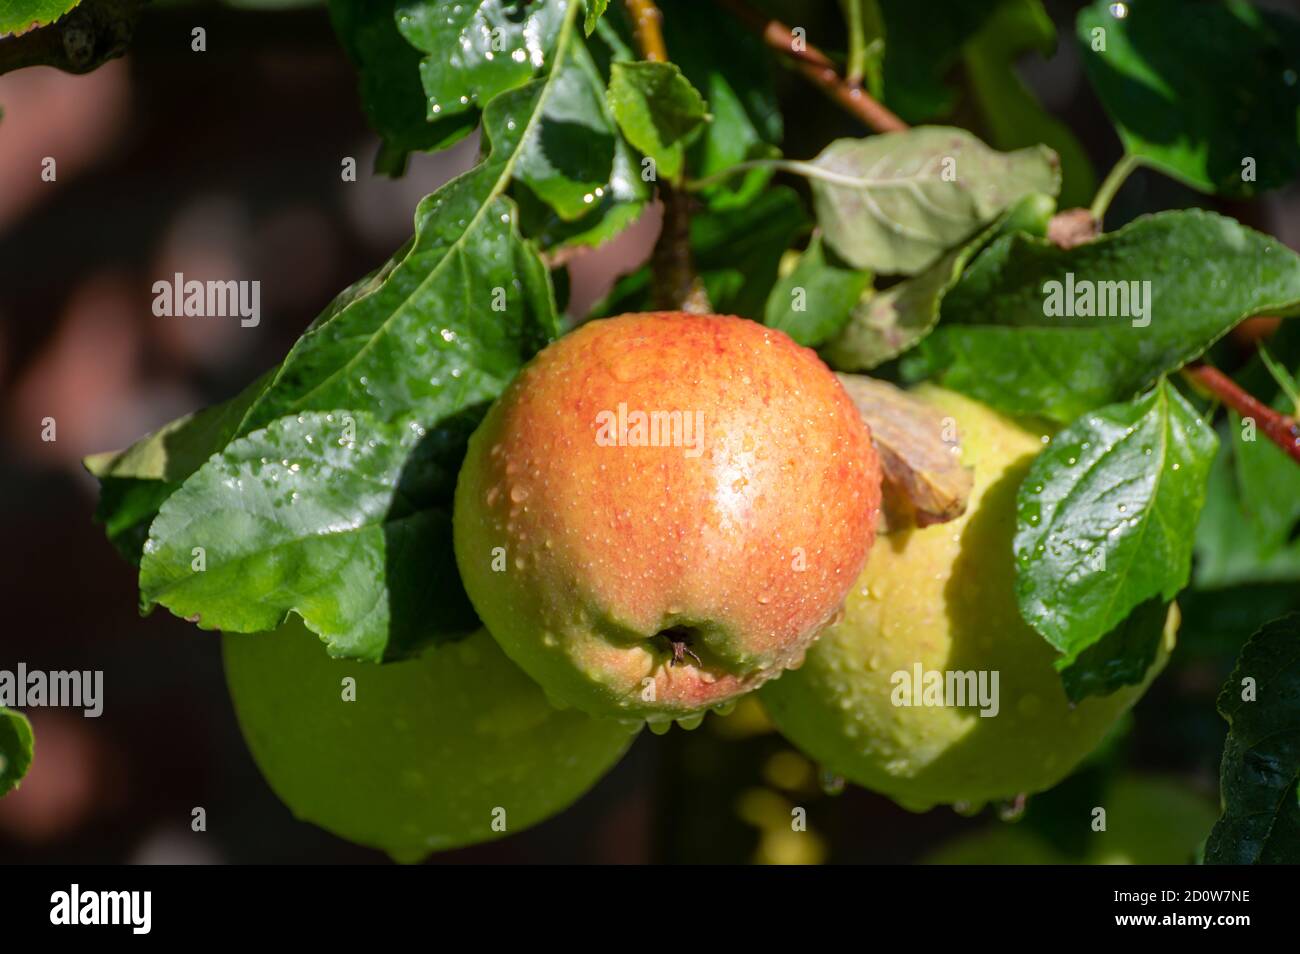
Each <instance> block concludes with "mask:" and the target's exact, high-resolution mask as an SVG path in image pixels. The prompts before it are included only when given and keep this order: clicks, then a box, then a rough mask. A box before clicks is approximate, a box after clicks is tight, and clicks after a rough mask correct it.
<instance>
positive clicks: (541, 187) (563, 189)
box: [514, 34, 630, 222]
mask: <svg viewBox="0 0 1300 954" xmlns="http://www.w3.org/2000/svg"><path fill="white" fill-rule="evenodd" d="M618 145H619V143H618V131H617V129H616V128H615V125H614V119H613V117H612V116H611V115H610V112H609V110H608V109H607V108H606V106H605V81H604V78H603V77H601V75H600V72H599V70H597V69H596V64H595V63H594V62H593V61H592V58H591V56H590V54H589V53H588V52H587V48H586V47H585V46H584V45H583V43H582V41H581V40H580V39H579V38H578V37H577V36H575V35H572V34H570V36H569V40H568V43H567V46H566V48H565V56H564V58H563V61H562V62H561V63H560V64H559V65H557V66H556V67H555V70H554V72H553V74H552V76H551V77H550V87H549V90H548V93H547V96H546V102H545V103H544V104H543V105H542V106H541V108H540V109H539V112H538V115H537V118H536V120H535V121H534V122H533V124H532V127H531V128H530V129H529V131H528V134H527V135H526V136H525V137H524V141H523V143H522V144H521V145H520V148H519V159H518V161H517V162H516V163H515V170H514V175H515V178H516V179H517V180H519V181H520V182H522V183H524V184H525V185H527V186H528V188H529V189H530V190H531V191H532V193H533V194H534V195H536V196H537V197H538V198H540V199H541V200H542V201H544V202H545V203H546V204H547V205H549V206H550V207H551V208H552V209H554V210H555V212H556V214H557V215H558V216H559V218H560V220H561V221H563V222H573V221H575V220H578V219H582V220H583V221H584V222H585V221H586V219H585V217H586V216H587V215H589V214H591V213H592V212H593V210H595V208H596V206H595V203H596V202H597V200H603V199H604V197H605V193H606V191H607V190H611V189H612V188H613V186H611V182H612V181H613V179H614V171H613V169H614V163H615V159H616V151H617V148H618ZM623 161H624V166H626V164H627V160H626V159H624V160H623ZM626 174H627V173H626V172H625V171H623V170H620V173H619V175H620V176H626ZM628 191H630V190H628Z"/></svg>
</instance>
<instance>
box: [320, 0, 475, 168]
mask: <svg viewBox="0 0 1300 954" xmlns="http://www.w3.org/2000/svg"><path fill="white" fill-rule="evenodd" d="M396 7H397V0H329V12H330V21H331V23H333V25H334V32H335V33H336V34H338V37H339V41H340V42H341V43H342V44H343V48H344V49H345V50H346V51H347V54H348V58H349V59H350V60H351V61H352V63H353V65H354V66H355V67H356V69H357V73H358V77H359V81H360V92H361V105H362V107H363V108H364V109H365V111H366V116H367V117H368V118H369V120H370V124H371V126H373V127H374V128H375V131H376V132H378V133H379V135H380V136H381V137H383V140H384V146H383V148H382V150H381V151H380V153H379V157H378V159H377V160H376V162H375V167H376V170H377V171H379V172H382V173H385V174H387V175H394V176H395V175H401V173H402V172H403V171H404V170H405V168H406V158H407V155H408V154H409V153H411V152H419V151H425V150H434V149H445V148H446V147H447V146H450V145H451V144H452V143H454V142H456V141H457V140H459V139H461V138H463V137H464V136H466V135H468V134H469V132H470V130H472V129H473V128H474V125H475V123H476V122H477V119H478V116H477V114H475V113H464V112H463V113H459V114H455V115H453V114H447V115H446V116H442V117H439V118H438V119H437V121H435V122H430V121H429V117H428V111H427V108H426V104H425V96H424V90H423V88H422V87H421V85H420V55H419V53H418V52H417V51H416V50H415V49H414V48H412V46H411V45H410V44H409V43H407V42H406V40H404V39H403V38H402V35H401V33H399V32H398V29H397V19H396Z"/></svg>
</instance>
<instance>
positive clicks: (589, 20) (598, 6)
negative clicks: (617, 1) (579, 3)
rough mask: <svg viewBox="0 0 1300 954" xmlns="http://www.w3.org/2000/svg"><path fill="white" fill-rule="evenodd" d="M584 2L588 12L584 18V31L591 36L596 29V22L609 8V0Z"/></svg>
mask: <svg viewBox="0 0 1300 954" xmlns="http://www.w3.org/2000/svg"><path fill="white" fill-rule="evenodd" d="M583 3H584V6H585V7H586V10H587V12H586V15H585V16H584V17H583V18H582V32H583V33H585V34H586V35H587V36H591V34H592V33H594V32H595V30H596V24H597V23H598V22H599V20H600V18H601V17H602V16H604V15H605V11H606V10H607V9H608V8H609V0H583Z"/></svg>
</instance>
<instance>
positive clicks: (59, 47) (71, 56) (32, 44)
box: [0, 0, 145, 73]
mask: <svg viewBox="0 0 1300 954" xmlns="http://www.w3.org/2000/svg"><path fill="white" fill-rule="evenodd" d="M144 3H145V0H84V2H83V3H81V4H80V5H79V6H77V7H75V8H74V9H73V10H72V11H71V12H70V13H68V14H67V15H66V16H63V17H61V18H60V19H59V20H57V21H55V22H54V23H51V24H48V25H47V26H42V27H37V28H36V29H34V30H28V31H27V32H25V33H20V34H18V35H16V36H7V37H4V38H3V39H0V73H8V72H10V71H11V70H17V69H22V68H24V67H27V66H53V67H55V68H56V69H60V70H63V71H64V72H66V73H89V72H90V71H91V70H93V69H95V68H96V67H98V66H100V65H102V64H103V63H104V62H105V61H107V60H110V59H112V58H114V57H117V56H121V55H122V54H123V53H125V52H126V48H127V46H128V45H129V43H130V42H131V36H132V34H133V33H134V32H135V24H136V20H137V19H138V18H139V16H140V10H141V9H142V8H143V6H144Z"/></svg>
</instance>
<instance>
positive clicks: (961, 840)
mask: <svg viewBox="0 0 1300 954" xmlns="http://www.w3.org/2000/svg"><path fill="white" fill-rule="evenodd" d="M920 863H921V864H923V865H1068V864H1078V861H1077V860H1072V859H1071V858H1069V857H1068V856H1066V855H1064V854H1062V853H1061V852H1059V851H1057V850H1056V849H1055V848H1053V847H1052V846H1051V845H1049V844H1048V843H1047V841H1046V840H1045V839H1044V838H1043V837H1042V836H1040V835H1038V834H1036V833H1034V832H1032V831H1028V830H1026V829H1024V828H1021V827H1018V826H1017V825H1015V824H1008V823H1006V822H999V823H998V825H997V827H995V828H985V829H982V830H980V831H976V832H971V833H970V834H968V835H962V836H960V837H958V838H954V839H953V840H952V841H949V842H947V843H946V844H944V845H942V846H941V847H940V848H939V849H938V850H937V851H934V852H931V853H930V854H928V855H926V856H925V858H923V859H922V860H921V862H920Z"/></svg>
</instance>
